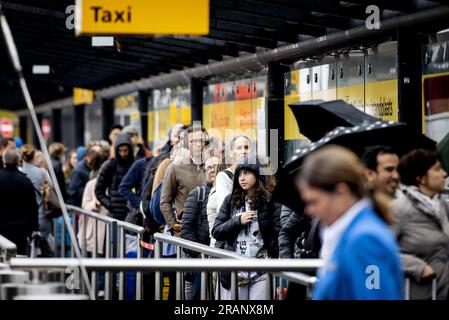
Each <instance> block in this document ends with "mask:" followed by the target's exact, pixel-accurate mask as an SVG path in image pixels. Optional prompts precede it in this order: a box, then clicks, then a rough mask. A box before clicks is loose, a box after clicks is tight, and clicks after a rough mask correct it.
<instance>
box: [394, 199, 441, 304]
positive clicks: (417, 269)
mask: <svg viewBox="0 0 449 320" xmlns="http://www.w3.org/2000/svg"><path fill="white" fill-rule="evenodd" d="M442 202H443V203H442V204H441V208H442V210H443V211H444V215H443V219H441V220H438V219H436V218H435V217H433V216H432V215H430V214H428V213H426V212H423V211H422V210H420V209H419V208H418V207H416V205H415V204H414V203H413V202H412V201H411V200H410V198H409V197H408V196H407V195H401V196H400V197H399V198H398V199H396V200H394V201H393V203H392V209H393V218H394V223H393V225H392V228H393V231H394V232H395V234H396V236H397V239H398V243H399V246H400V249H401V260H402V264H403V268H404V273H405V275H406V277H408V278H410V299H430V298H431V282H430V281H423V279H421V275H422V272H423V270H424V267H425V266H426V265H427V264H428V265H430V266H431V267H432V269H433V270H434V272H435V274H436V277H437V285H438V291H437V299H446V297H447V293H448V289H449V235H448V234H447V233H445V232H443V229H446V230H447V227H448V224H449V222H448V214H449V208H448V205H447V203H445V202H444V201H443V200H442Z"/></svg>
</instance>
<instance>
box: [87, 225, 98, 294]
mask: <svg viewBox="0 0 449 320" xmlns="http://www.w3.org/2000/svg"><path fill="white" fill-rule="evenodd" d="M84 217H85V218H87V217H86V216H84ZM93 221H94V247H93V250H92V258H94V259H95V258H96V257H97V251H98V220H96V219H94V220H93ZM91 275H92V291H93V293H94V295H95V296H97V289H98V288H97V286H98V282H97V272H96V271H92V273H91Z"/></svg>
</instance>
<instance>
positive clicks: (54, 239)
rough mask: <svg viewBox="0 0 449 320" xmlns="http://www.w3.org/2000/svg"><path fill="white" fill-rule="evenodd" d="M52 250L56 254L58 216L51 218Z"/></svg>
mask: <svg viewBox="0 0 449 320" xmlns="http://www.w3.org/2000/svg"><path fill="white" fill-rule="evenodd" d="M53 252H54V253H55V257H57V256H58V218H55V219H53Z"/></svg>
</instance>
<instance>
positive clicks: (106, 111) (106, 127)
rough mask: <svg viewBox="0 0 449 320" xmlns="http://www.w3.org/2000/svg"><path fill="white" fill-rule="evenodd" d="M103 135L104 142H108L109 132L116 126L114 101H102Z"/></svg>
mask: <svg viewBox="0 0 449 320" xmlns="http://www.w3.org/2000/svg"><path fill="white" fill-rule="evenodd" d="M101 115H102V122H101V135H102V137H103V139H104V140H106V141H108V139H109V131H110V130H111V128H112V126H113V125H114V100H112V99H102V100H101Z"/></svg>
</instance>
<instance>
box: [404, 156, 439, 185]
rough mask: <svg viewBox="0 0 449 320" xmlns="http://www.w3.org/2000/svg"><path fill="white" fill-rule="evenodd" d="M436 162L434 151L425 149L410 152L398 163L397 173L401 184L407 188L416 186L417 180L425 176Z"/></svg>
mask: <svg viewBox="0 0 449 320" xmlns="http://www.w3.org/2000/svg"><path fill="white" fill-rule="evenodd" d="M437 161H438V154H437V153H436V152H435V151H431V150H426V149H415V150H412V151H410V152H409V153H407V154H405V155H404V156H403V157H402V158H401V161H400V162H399V166H398V172H399V175H400V176H401V182H402V183H403V184H405V185H409V186H418V183H419V178H421V177H423V176H425V175H426V174H427V171H429V169H430V168H431V167H432V166H433V165H435V163H437Z"/></svg>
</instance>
